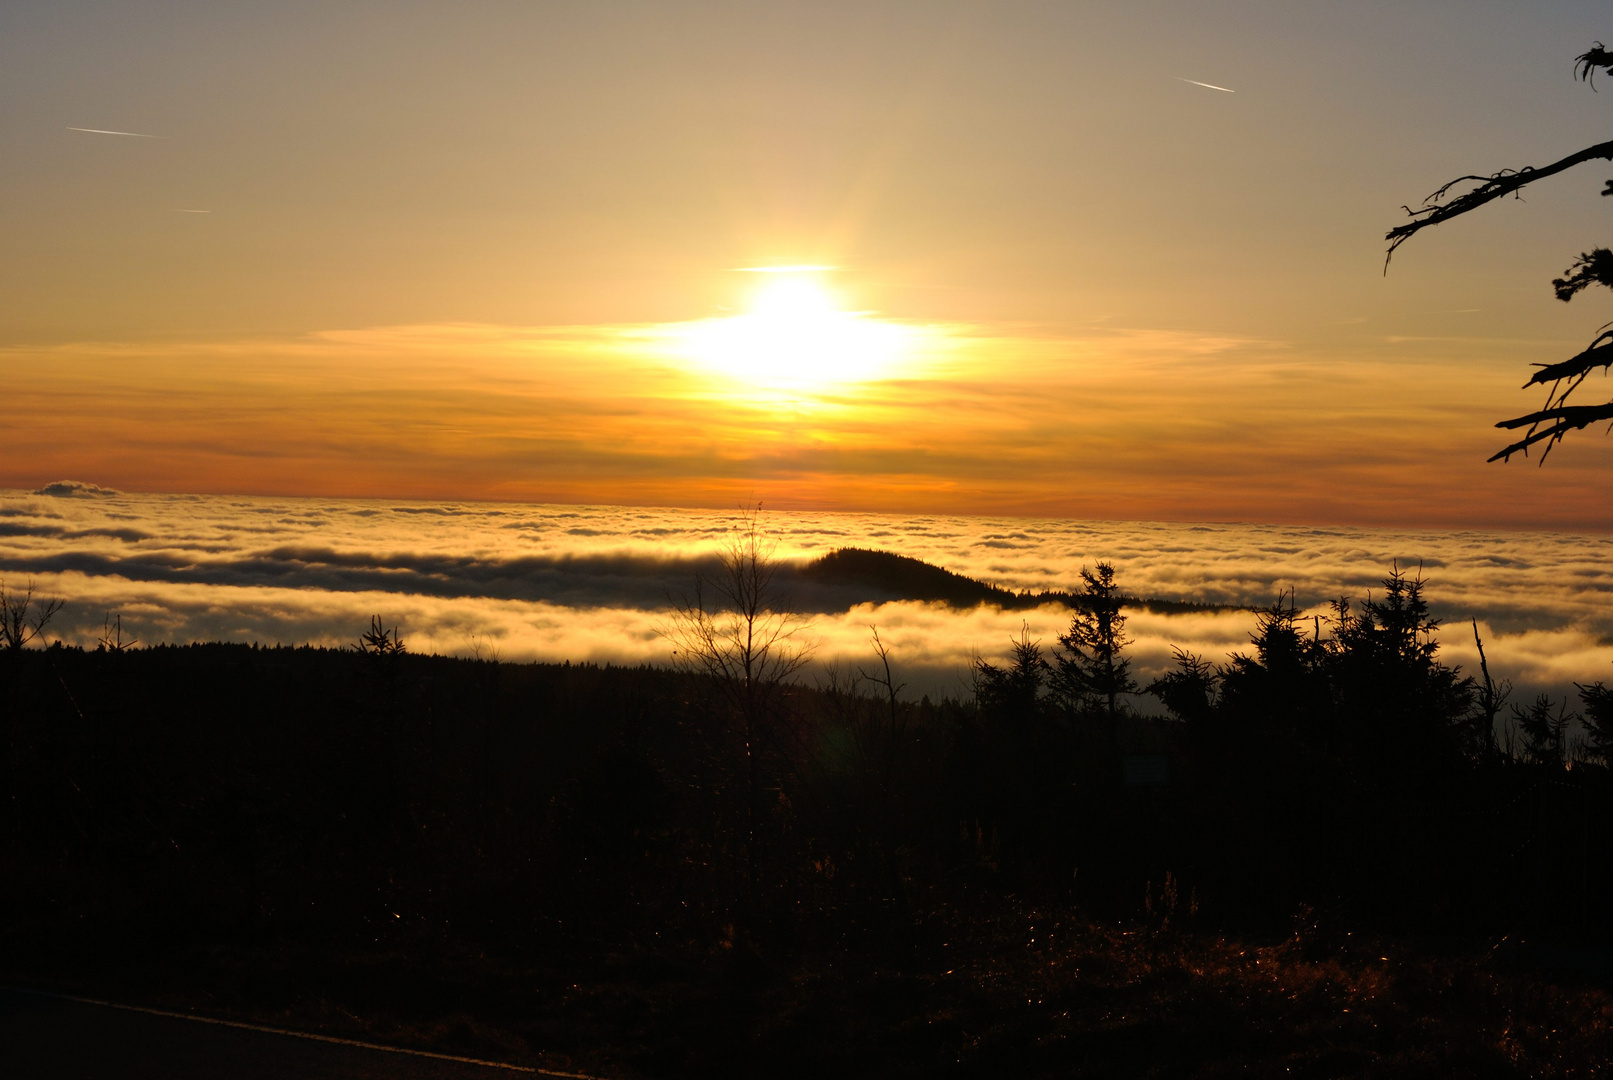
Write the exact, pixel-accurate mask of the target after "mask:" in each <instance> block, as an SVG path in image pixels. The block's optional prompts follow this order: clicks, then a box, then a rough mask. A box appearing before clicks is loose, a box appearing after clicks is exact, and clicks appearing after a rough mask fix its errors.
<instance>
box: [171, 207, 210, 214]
mask: <svg viewBox="0 0 1613 1080" xmlns="http://www.w3.org/2000/svg"><path fill="white" fill-rule="evenodd" d="M173 212H174V213H176V214H211V213H212V212H213V211H211V210H181V209H180V208H179V207H177V206H176V207H174V208H173Z"/></svg>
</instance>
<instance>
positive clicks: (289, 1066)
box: [0, 988, 576, 1080]
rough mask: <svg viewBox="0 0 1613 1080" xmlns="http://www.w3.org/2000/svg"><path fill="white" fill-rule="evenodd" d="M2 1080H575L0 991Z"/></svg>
mask: <svg viewBox="0 0 1613 1080" xmlns="http://www.w3.org/2000/svg"><path fill="white" fill-rule="evenodd" d="M0 1075H4V1076H6V1077H17V1078H18V1080H103V1078H105V1080H114V1078H115V1080H144V1078H147V1077H149V1078H151V1080H220V1078H228V1080H285V1078H287V1077H295V1078H297V1080H372V1078H373V1080H381V1078H385V1080H520V1078H522V1077H533V1076H536V1077H543V1076H561V1077H564V1076H568V1075H570V1076H575V1075H576V1074H567V1073H553V1072H543V1071H540V1070H534V1069H527V1068H520V1067H516V1066H501V1065H497V1064H494V1063H491V1062H477V1061H473V1060H469V1059H460V1058H449V1057H442V1056H436V1055H428V1054H420V1053H414V1052H410V1051H401V1050H393V1049H389V1048H386V1047H379V1046H371V1045H367V1044H362V1043H354V1042H347V1041H343V1040H337V1039H327V1038H320V1037H316V1036H307V1035H299V1034H295V1033H292V1032H284V1031H276V1030H273V1029H269V1028H259V1027H253V1026H249V1025H243V1024H231V1023H219V1022H215V1021H200V1020H197V1019H196V1018H192V1017H188V1016H180V1015H177V1014H173V1013H163V1012H157V1011H152V1010H144V1009H138V1008H132V1007H129V1006H120V1005H112V1004H109V1003H101V1002H93V1001H89V1000H86V999H82V998H70V997H64V996H60V995H54V994H45V993H40V992H36V991H31V990H21V989H11V988H0Z"/></svg>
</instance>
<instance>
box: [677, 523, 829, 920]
mask: <svg viewBox="0 0 1613 1080" xmlns="http://www.w3.org/2000/svg"><path fill="white" fill-rule="evenodd" d="M760 509H761V508H760V507H759V506H757V507H752V508H748V509H746V510H745V511H744V513H743V514H742V515H741V518H740V523H739V527H738V528H737V529H736V530H735V531H734V532H733V533H732V534H731V536H730V537H729V539H728V542H727V543H726V544H724V545H723V547H722V548H721V549H720V550H719V551H718V553H717V566H718V569H717V571H716V573H715V574H713V575H711V576H710V577H709V578H708V577H706V576H704V575H701V576H699V577H697V578H696V579H695V587H694V597H693V598H692V599H685V600H684V601H683V602H681V603H679V604H677V605H675V606H674V608H673V612H672V618H671V621H670V622H669V623H668V624H667V625H666V626H664V627H663V628H662V629H661V634H662V636H664V637H665V638H666V639H667V640H668V641H669V642H671V644H672V659H673V663H674V665H676V666H677V667H679V668H681V669H682V670H684V671H685V672H688V673H690V674H694V675H701V676H705V677H706V678H707V682H708V684H709V686H710V687H711V688H712V689H713V690H714V691H715V692H716V694H717V695H718V697H719V699H720V700H722V701H723V702H724V703H725V704H726V706H727V707H728V709H729V710H730V711H731V712H732V713H733V714H734V716H735V718H736V719H737V720H738V723H739V729H740V736H741V741H742V748H743V757H744V770H745V784H746V796H747V797H746V816H745V820H746V833H745V863H746V877H747V880H748V881H749V885H750V892H751V900H752V902H754V900H755V894H756V886H757V870H756V827H757V821H758V819H759V817H760V814H761V790H762V776H761V754H762V745H761V744H762V741H763V740H764V739H767V738H769V737H770V736H771V735H772V731H771V728H772V726H773V725H774V723H775V722H776V721H777V720H778V713H779V710H780V708H781V701H780V698H781V693H782V690H783V688H784V687H785V685H786V684H788V683H789V682H790V681H791V680H792V679H793V678H794V676H795V675H796V674H797V673H798V672H799V671H800V670H801V669H802V668H803V667H805V666H806V663H807V661H808V660H810V659H811V655H812V646H811V644H810V643H808V642H807V641H805V638H804V635H805V631H806V629H807V623H806V621H805V620H803V619H802V618H801V616H799V615H798V614H796V613H795V612H794V611H793V610H791V608H790V606H789V604H788V603H787V600H786V597H785V596H784V593H783V590H782V589H781V588H780V586H779V581H778V572H779V566H780V564H779V561H778V559H777V558H775V555H774V552H775V550H776V548H775V544H774V543H773V541H772V540H771V539H769V538H768V537H767V536H766V535H765V534H764V533H763V532H762V529H761V523H760V522H759V520H758V517H759V514H760Z"/></svg>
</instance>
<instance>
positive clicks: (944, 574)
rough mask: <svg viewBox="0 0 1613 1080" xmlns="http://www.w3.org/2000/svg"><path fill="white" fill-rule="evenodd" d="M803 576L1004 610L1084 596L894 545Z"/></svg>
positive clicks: (848, 553) (829, 558)
mask: <svg viewBox="0 0 1613 1080" xmlns="http://www.w3.org/2000/svg"><path fill="white" fill-rule="evenodd" d="M798 573H799V575H800V577H801V579H802V580H803V581H806V582H810V583H812V584H814V585H822V586H829V587H833V588H839V589H846V590H850V591H853V592H855V593H857V594H858V595H860V596H865V597H866V598H867V599H870V600H917V601H921V602H925V603H940V604H946V605H948V606H950V607H959V608H970V607H979V606H980V605H982V604H990V605H992V606H993V607H999V608H1003V609H1005V610H1020V609H1026V608H1036V607H1042V606H1044V605H1046V604H1062V605H1064V606H1065V607H1070V608H1075V607H1081V606H1083V605H1084V603H1085V601H1084V600H1083V599H1082V597H1081V596H1079V595H1078V594H1076V593H1070V592H1065V591H1063V590H1046V591H1042V592H1030V591H1028V590H1026V591H1015V590H1011V589H1004V588H1000V587H998V586H996V585H991V584H988V583H987V582H984V581H978V580H976V579H975V578H971V577H965V576H964V575H963V574H956V573H953V572H952V571H951V570H947V569H944V568H943V567H939V566H935V565H933V564H931V563H927V562H925V561H923V560H922V559H914V558H911V557H909V556H907V555H897V554H896V553H894V552H890V551H875V550H871V549H868V548H853V547H847V548H837V549H835V550H834V551H831V552H829V553H828V554H827V555H823V556H820V557H819V558H816V559H814V560H812V561H811V562H809V563H807V564H806V565H804V566H802V567H801V568H800V570H799V571H798ZM1122 603H1123V604H1125V605H1126V606H1127V607H1135V608H1141V609H1143V610H1146V611H1153V612H1156V613H1159V614H1180V613H1183V612H1190V611H1232V610H1238V609H1237V608H1236V607H1235V606H1234V605H1230V604H1201V603H1195V602H1193V601H1190V600H1156V599H1151V598H1143V597H1132V596H1128V597H1124V598H1123V599H1122Z"/></svg>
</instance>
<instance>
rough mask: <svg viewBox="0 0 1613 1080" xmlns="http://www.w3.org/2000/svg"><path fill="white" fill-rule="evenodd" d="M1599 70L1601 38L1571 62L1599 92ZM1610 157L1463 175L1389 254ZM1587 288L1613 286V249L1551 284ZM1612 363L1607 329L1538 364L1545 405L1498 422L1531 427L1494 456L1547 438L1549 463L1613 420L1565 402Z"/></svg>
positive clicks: (1612, 415)
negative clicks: (1577, 437) (1426, 232)
mask: <svg viewBox="0 0 1613 1080" xmlns="http://www.w3.org/2000/svg"><path fill="white" fill-rule="evenodd" d="M1598 68H1600V69H1601V70H1602V71H1604V72H1607V73H1608V74H1613V52H1610V51H1608V50H1607V49H1605V48H1604V47H1603V45H1602V43H1601V42H1600V41H1598V42H1597V43H1596V44H1595V45H1594V46H1592V47H1591V48H1590V49H1588V50H1587V51H1585V52H1584V53H1581V54H1580V55H1579V56H1578V57H1576V58H1575V61H1574V71H1575V74H1576V75H1577V76H1578V77H1579V78H1580V79H1582V80H1586V81H1588V82H1590V83H1591V85H1592V89H1595V82H1594V79H1595V73H1596V71H1597V69H1598ZM1608 160H1613V142H1603V143H1597V144H1596V145H1594V146H1588V147H1586V148H1585V149H1583V150H1579V151H1576V152H1575V153H1572V154H1569V155H1568V156H1567V157H1565V158H1562V159H1560V160H1558V161H1555V162H1553V163H1552V164H1550V165H1547V166H1544V167H1543V168H1539V169H1536V168H1532V167H1530V166H1525V167H1523V168H1521V169H1502V170H1501V171H1500V172H1497V173H1493V174H1491V175H1489V176H1459V177H1457V178H1456V179H1455V180H1452V181H1451V182H1450V183H1448V184H1445V185H1444V186H1443V187H1441V188H1439V189H1438V190H1437V191H1435V192H1434V193H1433V194H1432V195H1430V196H1428V197H1427V198H1426V199H1424V200H1423V203H1422V205H1421V206H1419V207H1418V208H1417V209H1415V210H1413V209H1412V208H1411V207H1409V206H1408V207H1406V208H1405V210H1406V213H1407V214H1408V215H1410V217H1411V219H1412V220H1411V221H1408V222H1407V223H1405V224H1404V225H1397V226H1396V227H1395V228H1393V229H1390V230H1389V233H1388V235H1387V236H1386V237H1385V239H1387V240H1388V241H1389V256H1390V257H1392V256H1393V255H1394V253H1395V249H1396V248H1398V247H1399V246H1400V245H1401V244H1403V243H1405V242H1406V241H1407V240H1409V239H1411V238H1412V237H1413V236H1414V235H1416V234H1417V233H1418V232H1419V231H1420V230H1422V229H1425V228H1427V227H1428V226H1430V225H1438V224H1439V223H1440V222H1442V221H1448V220H1449V219H1451V218H1453V217H1457V216H1458V215H1460V214H1465V213H1467V212H1468V211H1469V210H1476V209H1478V208H1479V207H1480V206H1483V205H1484V204H1486V203H1489V202H1493V201H1494V200H1496V199H1499V198H1501V197H1503V196H1506V195H1514V196H1516V195H1517V193H1518V192H1519V191H1521V190H1522V189H1523V188H1524V187H1525V186H1527V185H1529V184H1532V183H1534V182H1535V181H1536V180H1544V179H1545V178H1546V177H1548V176H1555V175H1557V174H1558V173H1560V172H1563V171H1565V170H1567V169H1571V168H1573V167H1574V166H1576V165H1580V164H1583V163H1584V162H1587V161H1608ZM1469 184H1471V185H1472V186H1471V187H1465V189H1463V190H1460V191H1459V192H1457V189H1462V188H1464V185H1469ZM1453 192H1457V193H1454V194H1453ZM1602 194H1603V195H1613V180H1609V181H1608V182H1607V186H1606V189H1605V190H1604V191H1603V192H1602ZM1384 269H1385V270H1386V271H1387V269H1388V260H1387V259H1385V262H1384ZM1590 285H1604V286H1609V287H1613V251H1609V250H1608V249H1607V248H1602V247H1598V248H1593V249H1591V250H1590V251H1588V252H1585V253H1583V254H1581V255H1580V256H1579V258H1578V259H1576V260H1575V261H1574V263H1573V264H1572V265H1571V266H1570V267H1569V268H1568V269H1567V270H1565V271H1564V272H1563V276H1562V277H1560V278H1557V279H1556V280H1554V281H1553V282H1552V287H1553V289H1554V290H1555V291H1556V294H1557V298H1558V299H1559V300H1564V301H1567V300H1571V299H1573V298H1574V296H1575V295H1576V294H1578V293H1579V292H1580V291H1581V290H1583V289H1585V288H1586V287H1587V286H1590ZM1610 364H1613V332H1610V331H1608V330H1607V328H1606V327H1604V328H1603V332H1602V333H1600V334H1598V335H1597V337H1596V338H1595V339H1594V340H1593V341H1592V342H1591V343H1590V345H1589V346H1588V347H1587V348H1586V349H1585V350H1584V351H1583V352H1581V353H1579V354H1578V355H1577V356H1573V357H1570V358H1569V359H1567V360H1563V361H1560V362H1558V363H1555V364H1543V365H1540V370H1538V371H1536V372H1535V373H1534V374H1533V375H1532V376H1530V377H1529V381H1528V382H1526V383H1524V387H1525V388H1528V387H1530V386H1549V387H1550V389H1549V390H1548V391H1547V392H1546V403H1545V405H1544V406H1543V407H1542V408H1540V409H1538V410H1536V411H1535V412H1531V413H1526V414H1524V415H1523V416H1518V417H1514V418H1513V419H1511V420H1503V421H1501V422H1500V423H1498V424H1497V425H1496V426H1497V427H1499V428H1505V429H1506V430H1508V431H1516V430H1517V429H1519V428H1528V431H1526V432H1525V433H1524V436H1523V438H1521V439H1519V440H1518V441H1517V442H1514V443H1510V444H1508V445H1507V446H1505V447H1503V448H1502V449H1500V450H1498V451H1497V452H1496V453H1495V454H1494V455H1492V456H1491V457H1490V460H1491V461H1495V460H1496V459H1498V458H1499V459H1502V460H1510V459H1511V457H1512V455H1513V454H1516V453H1520V452H1522V453H1524V454H1527V453H1528V450H1529V447H1531V446H1533V445H1534V444H1535V443H1538V442H1544V443H1545V444H1546V448H1545V451H1544V453H1542V454H1541V461H1542V462H1544V461H1545V459H1546V456H1547V455H1548V454H1550V453H1551V449H1552V447H1553V446H1555V445H1556V444H1557V443H1558V442H1560V441H1562V438H1563V436H1564V435H1566V434H1567V433H1568V432H1570V431H1577V430H1580V429H1582V428H1584V427H1586V426H1588V425H1590V424H1594V423H1597V422H1598V421H1601V420H1613V401H1609V402H1607V403H1605V404H1600V405H1570V404H1569V403H1568V399H1569V397H1570V395H1572V394H1573V393H1574V391H1575V390H1577V389H1579V387H1580V384H1581V383H1583V382H1584V381H1585V379H1586V377H1587V376H1589V375H1590V373H1591V372H1592V371H1595V370H1596V369H1597V368H1601V369H1602V370H1603V371H1606V370H1607V369H1608V367H1609V365H1610Z"/></svg>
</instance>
